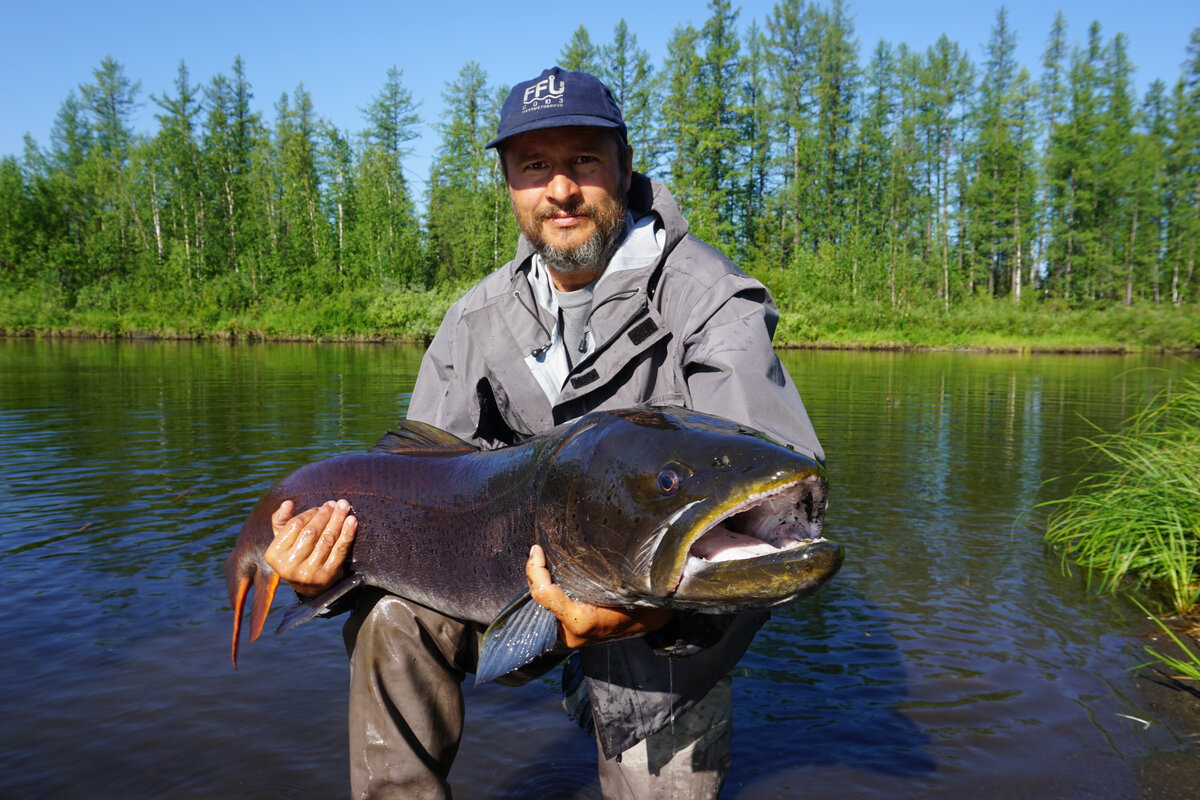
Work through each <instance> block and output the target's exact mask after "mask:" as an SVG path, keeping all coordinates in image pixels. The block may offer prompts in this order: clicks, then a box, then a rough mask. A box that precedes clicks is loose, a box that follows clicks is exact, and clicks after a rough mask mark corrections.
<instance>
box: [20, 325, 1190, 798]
mask: <svg viewBox="0 0 1200 800" xmlns="http://www.w3.org/2000/svg"><path fill="white" fill-rule="evenodd" d="M420 356H421V351H420V349H419V348H411V347H399V346H390V345H387V346H384V345H299V344H258V345H247V344H240V345H227V344H204V343H180V342H93V341H71V340H67V341H64V340H44V341H36V340H24V339H7V340H5V339H0V487H2V488H0V519H3V520H4V522H3V525H2V526H0V558H2V563H3V564H4V570H3V577H2V578H0V582H2V585H3V588H4V593H5V603H4V612H5V613H4V614H3V615H0V648H2V652H3V659H2V660H0V686H2V687H3V691H0V719H2V720H3V721H4V725H3V727H2V729H0V797H2V798H25V797H29V798H42V797H71V798H190V797H197V798H258V799H265V798H326V797H343V796H345V794H346V792H347V774H348V770H347V766H346V757H345V749H346V732H345V705H346V683H347V667H346V662H345V655H344V651H343V649H342V645H341V639H340V627H341V626H340V624H339V622H338V621H329V620H317V621H315V622H313V623H310V624H307V625H304V626H301V627H300V628H298V629H296V630H295V631H293V632H291V633H289V634H288V635H287V636H283V637H274V636H264V637H263V638H262V639H260V640H259V641H258V642H255V643H254V644H250V645H245V644H244V645H243V648H242V651H241V654H240V658H239V669H238V670H237V671H234V670H233V669H232V668H231V666H230V663H229V635H230V625H231V612H230V608H229V602H228V598H227V596H226V591H225V585H224V579H223V574H222V569H221V567H222V563H223V560H224V558H225V555H226V554H227V553H228V551H229V549H230V548H231V546H232V543H233V539H234V537H235V536H236V533H237V530H238V526H239V525H240V522H241V520H242V519H243V518H244V517H245V515H246V513H247V512H248V511H249V509H250V508H251V506H252V505H253V503H254V502H255V499H256V498H257V497H258V496H259V495H260V494H261V493H262V492H263V491H264V490H265V489H266V488H267V487H268V486H269V485H270V484H271V483H272V482H273V481H274V480H275V479H276V478H278V477H280V476H282V475H284V474H286V473H287V472H289V471H291V470H292V469H294V468H295V467H297V466H299V465H301V464H303V463H305V462H308V461H311V460H314V459H317V458H321V457H323V456H327V455H331V454H334V453H338V452H343V451H348V450H362V449H365V448H366V447H368V446H369V445H370V444H371V443H373V442H374V440H375V439H376V438H377V437H378V436H379V435H380V434H381V433H382V432H383V431H385V430H387V429H388V428H389V426H391V425H392V424H393V423H394V422H395V420H396V419H397V418H399V417H400V416H401V415H402V414H403V412H404V410H405V408H406V405H407V402H408V397H409V392H410V390H411V387H412V383H413V380H414V378H415V376H416V370H417V366H418V364H419V362H420ZM781 357H782V358H783V360H784V363H785V365H786V366H787V367H788V369H789V370H790V371H791V373H792V375H793V376H794V377H795V379H796V382H797V384H798V385H799V387H800V390H801V393H802V394H803V396H804V398H805V401H806V404H807V406H808V409H809V413H810V415H811V416H812V418H813V422H814V424H815V426H816V428H817V431H818V433H819V434H820V436H821V439H822V442H823V444H824V445H825V448H826V451H827V452H828V455H829V473H830V483H831V503H830V508H829V512H828V521H827V527H826V535H827V536H828V537H829V538H832V539H835V540H837V541H839V542H841V543H842V544H843V545H844V547H845V549H846V560H845V565H844V567H843V569H842V571H841V573H840V574H839V575H838V576H837V577H836V578H835V579H834V580H833V581H832V582H831V584H830V585H829V586H828V587H827V588H826V589H824V590H823V591H822V592H821V593H820V594H818V595H817V596H815V597H813V598H809V599H807V600H804V601H801V602H800V603H797V604H795V605H793V606H790V607H788V608H785V609H783V610H780V611H777V612H776V613H775V615H774V617H773V619H772V621H771V622H770V623H768V625H767V627H766V628H764V629H763V631H762V632H761V633H760V634H759V636H758V637H757V639H756V640H755V643H754V645H753V647H752V649H751V651H750V652H749V653H748V654H747V655H746V657H745V658H744V659H743V660H742V661H741V663H740V664H739V666H738V667H737V669H736V671H735V681H734V702H735V706H736V714H735V723H734V724H735V734H734V737H735V738H734V754H733V756H734V766H733V770H732V773H731V775H730V780H729V783H728V784H727V786H726V788H725V790H724V792H723V793H722V798H746V799H747V800H758V799H759V798H793V797H794V798H806V800H812V799H814V798H842V799H843V800H846V799H848V798H890V797H921V798H964V797H972V798H1012V797H1021V798H1024V800H1037V799H1038V798H1062V797H1089V798H1101V799H1104V798H1113V799H1114V800H1115V799H1116V798H1123V797H1131V796H1138V795H1139V792H1140V787H1139V784H1138V777H1137V776H1138V770H1137V766H1138V764H1139V762H1140V761H1141V760H1143V759H1145V758H1146V757H1147V756H1150V755H1154V754H1160V753H1163V752H1170V751H1177V750H1181V749H1184V748H1186V747H1188V746H1189V743H1188V741H1187V739H1186V736H1185V734H1184V733H1183V732H1180V731H1175V730H1173V729H1172V728H1171V726H1170V725H1169V724H1166V722H1165V721H1163V720H1160V719H1158V718H1156V716H1155V714H1154V712H1153V710H1148V709H1147V708H1144V707H1142V706H1143V705H1144V704H1143V703H1140V702H1139V697H1138V695H1137V694H1136V693H1135V692H1134V691H1133V690H1132V676H1133V674H1134V673H1133V671H1132V670H1133V668H1134V667H1136V666H1137V665H1138V664H1140V663H1142V662H1144V661H1145V660H1146V659H1145V656H1144V654H1143V653H1142V651H1141V647H1142V644H1143V641H1142V640H1141V639H1139V638H1137V637H1136V636H1135V635H1134V634H1135V631H1136V630H1138V629H1139V625H1140V620H1139V619H1138V616H1137V614H1136V613H1135V611H1136V610H1135V609H1133V608H1132V607H1131V606H1129V605H1128V604H1127V603H1126V602H1124V601H1122V600H1114V599H1110V598H1102V597H1097V596H1096V595H1095V594H1094V592H1092V591H1090V590H1089V589H1088V588H1087V586H1086V583H1085V581H1084V579H1083V578H1082V577H1081V576H1080V575H1079V574H1078V573H1075V574H1073V575H1066V574H1064V573H1063V571H1062V569H1061V568H1060V565H1059V563H1058V560H1057V559H1056V558H1055V557H1054V556H1053V555H1051V554H1047V553H1046V551H1045V549H1044V547H1043V545H1042V540H1041V536H1042V533H1043V530H1044V511H1043V510H1042V509H1040V508H1038V504H1039V503H1041V502H1042V501H1045V500H1048V499H1052V498H1056V497H1061V496H1063V495H1064V494H1065V493H1066V492H1067V491H1068V490H1069V488H1070V487H1071V486H1072V485H1073V482H1074V481H1075V480H1076V479H1077V478H1078V475H1079V472H1078V470H1079V469H1080V468H1083V467H1085V466H1086V455H1085V453H1084V452H1083V451H1082V450H1081V449H1080V447H1079V442H1078V437H1080V436H1083V435H1087V434H1090V433H1092V432H1094V428H1093V427H1092V425H1096V426H1099V428H1100V429H1102V430H1113V429H1115V428H1116V427H1117V426H1118V425H1119V424H1120V421H1121V420H1122V419H1124V418H1125V417H1127V416H1128V415H1129V414H1131V413H1132V412H1133V411H1134V410H1135V408H1136V406H1137V403H1138V401H1139V400H1141V399H1143V398H1145V397H1147V396H1149V395H1150V394H1152V393H1153V392H1154V391H1155V390H1156V389H1157V388H1158V387H1161V386H1163V385H1166V384H1167V383H1169V382H1172V381H1176V380H1178V378H1179V377H1180V376H1182V375H1190V376H1192V377H1195V375H1196V372H1197V363H1196V362H1195V361H1187V360H1180V359H1175V358H1169V357H1152V356H1137V357H1118V356H1045V357H1038V356H1016V355H1014V356H1008V355H971V354H957V353H954V354H950V353H947V354H932V353H931V354H902V353H862V352H807V351H801V352H785V353H782V354H781ZM282 604H283V603H282V602H281V601H279V600H277V602H276V605H277V610H276V612H275V616H274V617H273V618H274V619H278V616H279V615H280V611H279V608H278V607H279V606H281V605H282ZM268 627H273V623H271V622H268ZM557 692H558V690H557V687H556V686H555V684H554V682H553V681H552V680H550V679H544V680H541V681H537V682H534V683H533V684H531V685H528V686H525V687H521V688H517V689H513V688H505V687H495V686H488V687H485V688H483V689H479V690H475V689H468V691H467V694H468V699H467V706H468V708H467V735H466V738H465V740H464V742H463V746H462V750H461V751H460V755H459V758H458V760H457V762H456V764H455V767H454V771H453V772H452V774H451V781H452V783H453V784H454V787H455V796H456V797H457V798H459V799H460V800H471V799H472V798H479V799H482V798H525V797H538V798H555V797H564V798H566V797H578V798H592V797H598V790H597V787H596V784H595V775H594V748H593V745H592V743H591V742H590V741H589V740H588V739H586V738H585V737H584V736H583V734H582V733H581V732H579V731H578V729H576V728H574V727H573V726H572V724H571V723H570V722H569V721H568V720H567V719H566V718H565V715H564V714H563V713H562V711H561V709H560V708H559V698H558V694H557ZM1131 717H1132V718H1135V719H1130V718H1131ZM1139 720H1140V721H1139Z"/></svg>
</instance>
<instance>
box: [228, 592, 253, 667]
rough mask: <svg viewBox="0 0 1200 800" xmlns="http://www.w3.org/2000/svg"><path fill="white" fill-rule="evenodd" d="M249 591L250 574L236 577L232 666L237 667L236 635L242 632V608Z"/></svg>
mask: <svg viewBox="0 0 1200 800" xmlns="http://www.w3.org/2000/svg"><path fill="white" fill-rule="evenodd" d="M249 591H250V576H249V575H243V576H241V577H240V578H238V583H237V594H236V595H234V598H233V649H232V656H233V668H234V669H237V651H238V637H239V636H241V633H242V610H243V609H244V608H245V607H246V594H247V593H248V592H249Z"/></svg>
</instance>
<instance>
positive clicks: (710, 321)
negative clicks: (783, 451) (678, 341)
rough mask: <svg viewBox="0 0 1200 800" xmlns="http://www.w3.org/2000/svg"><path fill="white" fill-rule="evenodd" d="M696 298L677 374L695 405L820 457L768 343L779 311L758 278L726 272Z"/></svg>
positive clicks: (797, 397) (799, 405)
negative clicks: (681, 365)
mask: <svg viewBox="0 0 1200 800" xmlns="http://www.w3.org/2000/svg"><path fill="white" fill-rule="evenodd" d="M703 294H704V296H703V298H697V302H695V303H694V304H693V305H692V306H691V308H692V312H691V314H690V316H689V319H688V323H687V325H686V331H687V333H686V335H685V338H684V341H683V372H684V377H685V379H686V381H687V386H688V391H689V393H690V394H691V396H692V402H693V405H694V407H695V408H696V410H698V411H706V412H708V413H711V414H717V415H720V416H723V417H728V418H729V419H732V420H735V421H737V422H741V423H744V424H746V425H750V426H751V427H753V428H757V429H758V430H761V431H763V432H765V433H767V434H769V435H770V436H772V437H774V438H776V439H778V440H779V441H781V442H783V443H785V444H791V445H793V446H794V447H795V448H796V449H797V450H798V451H800V452H802V453H805V454H806V455H809V456H812V457H814V458H816V459H817V460H819V461H822V462H824V460H825V452H824V450H823V449H822V448H821V443H820V441H819V440H818V439H817V434H816V431H815V430H814V429H813V426H812V422H811V421H809V418H808V412H807V411H806V410H805V408H804V403H803V401H802V400H801V399H800V393H799V392H798V391H797V389H796V385H795V383H794V382H793V380H792V377H791V376H790V375H789V374H788V372H787V370H786V369H784V367H783V364H782V363H780V361H779V357H778V356H776V355H775V351H774V350H773V349H772V348H771V337H772V336H773V335H774V333H775V325H776V323H777V322H778V321H779V312H778V310H777V309H776V307H775V303H774V301H773V300H772V299H771V296H770V293H769V292H768V291H767V289H766V287H764V286H763V285H762V284H761V283H759V282H758V281H756V280H754V279H753V278H750V277H748V276H746V275H744V274H739V273H727V274H725V275H724V276H722V277H721V278H720V279H719V280H718V281H717V283H716V284H715V285H713V286H712V287H709V289H708V290H707V291H705V292H704V293H703Z"/></svg>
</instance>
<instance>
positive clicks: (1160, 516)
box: [1043, 379, 1200, 614]
mask: <svg viewBox="0 0 1200 800" xmlns="http://www.w3.org/2000/svg"><path fill="white" fill-rule="evenodd" d="M1085 442H1086V446H1087V447H1088V448H1089V449H1091V450H1093V451H1094V453H1095V454H1097V455H1099V456H1102V457H1103V458H1104V459H1106V460H1107V462H1108V463H1109V464H1111V466H1110V467H1109V468H1107V469H1105V470H1103V471H1100V472H1097V473H1095V474H1092V475H1089V476H1087V477H1085V478H1084V479H1083V480H1081V481H1080V483H1079V484H1078V485H1077V486H1076V488H1075V491H1074V492H1073V493H1072V494H1071V495H1070V496H1068V497H1066V498H1063V499H1060V500H1053V501H1050V502H1048V503H1045V504H1043V505H1045V506H1048V507H1050V508H1051V514H1050V517H1049V519H1048V521H1047V531H1046V542H1047V543H1048V544H1049V545H1050V546H1051V547H1053V548H1055V549H1057V550H1058V551H1059V552H1060V553H1061V555H1062V559H1063V563H1064V566H1066V565H1068V564H1070V563H1075V564H1079V565H1080V566H1083V567H1085V568H1087V569H1088V570H1089V572H1088V575H1089V580H1091V579H1093V576H1095V577H1097V578H1098V579H1099V582H1100V588H1101V590H1102V591H1107V592H1114V591H1117V590H1118V589H1120V588H1122V587H1123V586H1125V585H1126V584H1127V583H1128V582H1131V581H1132V582H1133V583H1134V585H1135V587H1137V588H1140V589H1145V590H1148V591H1150V592H1151V593H1152V594H1153V595H1154V596H1155V597H1156V599H1160V600H1161V602H1163V603H1164V604H1165V605H1166V606H1167V607H1168V608H1170V609H1172V610H1173V611H1175V613H1178V614H1187V613H1189V612H1191V611H1192V610H1193V609H1195V608H1196V606H1197V603H1198V602H1200V383H1197V382H1196V381H1193V380H1187V379H1185V380H1183V381H1180V382H1179V383H1177V384H1175V385H1174V386H1171V387H1169V388H1167V389H1164V390H1162V391H1161V392H1160V393H1159V394H1158V395H1157V396H1155V397H1154V398H1153V399H1152V400H1151V401H1149V402H1148V403H1146V404H1145V405H1144V406H1142V408H1141V409H1140V410H1139V411H1138V412H1137V413H1136V414H1134V416H1133V417H1131V418H1130V419H1129V420H1127V421H1126V423H1125V425H1124V427H1123V428H1122V429H1121V430H1120V431H1118V432H1117V433H1109V434H1104V433H1101V434H1098V435H1097V436H1095V437H1093V438H1089V439H1086V440H1085Z"/></svg>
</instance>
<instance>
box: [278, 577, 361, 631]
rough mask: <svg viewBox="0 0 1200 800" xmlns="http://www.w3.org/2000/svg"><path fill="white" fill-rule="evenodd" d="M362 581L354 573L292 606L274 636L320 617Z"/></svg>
mask: <svg viewBox="0 0 1200 800" xmlns="http://www.w3.org/2000/svg"><path fill="white" fill-rule="evenodd" d="M364 580H366V577H365V576H364V575H362V574H361V573H358V572H355V573H354V574H352V575H350V576H349V577H348V578H346V579H345V580H342V581H341V582H340V583H337V584H335V585H334V586H333V588H331V589H329V590H328V591H326V592H325V593H324V594H319V595H317V596H316V597H314V598H313V599H311V600H306V601H305V602H303V603H300V604H299V605H295V606H292V607H291V608H289V609H288V610H287V613H286V614H284V615H283V622H280V623H279V627H278V628H276V629H275V635H276V636H280V635H282V634H285V633H287V632H288V631H290V630H291V629H292V628H294V627H296V626H297V625H300V624H302V623H305V622H308V621H309V620H310V619H312V618H313V617H317V616H320V615H321V614H322V613H324V612H325V611H326V610H327V609H328V608H329V607H330V606H331V605H333V604H334V602H336V601H337V600H339V599H340V598H341V597H342V595H344V594H346V592H348V591H350V590H351V589H353V588H354V587H355V586H358V585H359V584H361V583H362V582H363V581H364Z"/></svg>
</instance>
